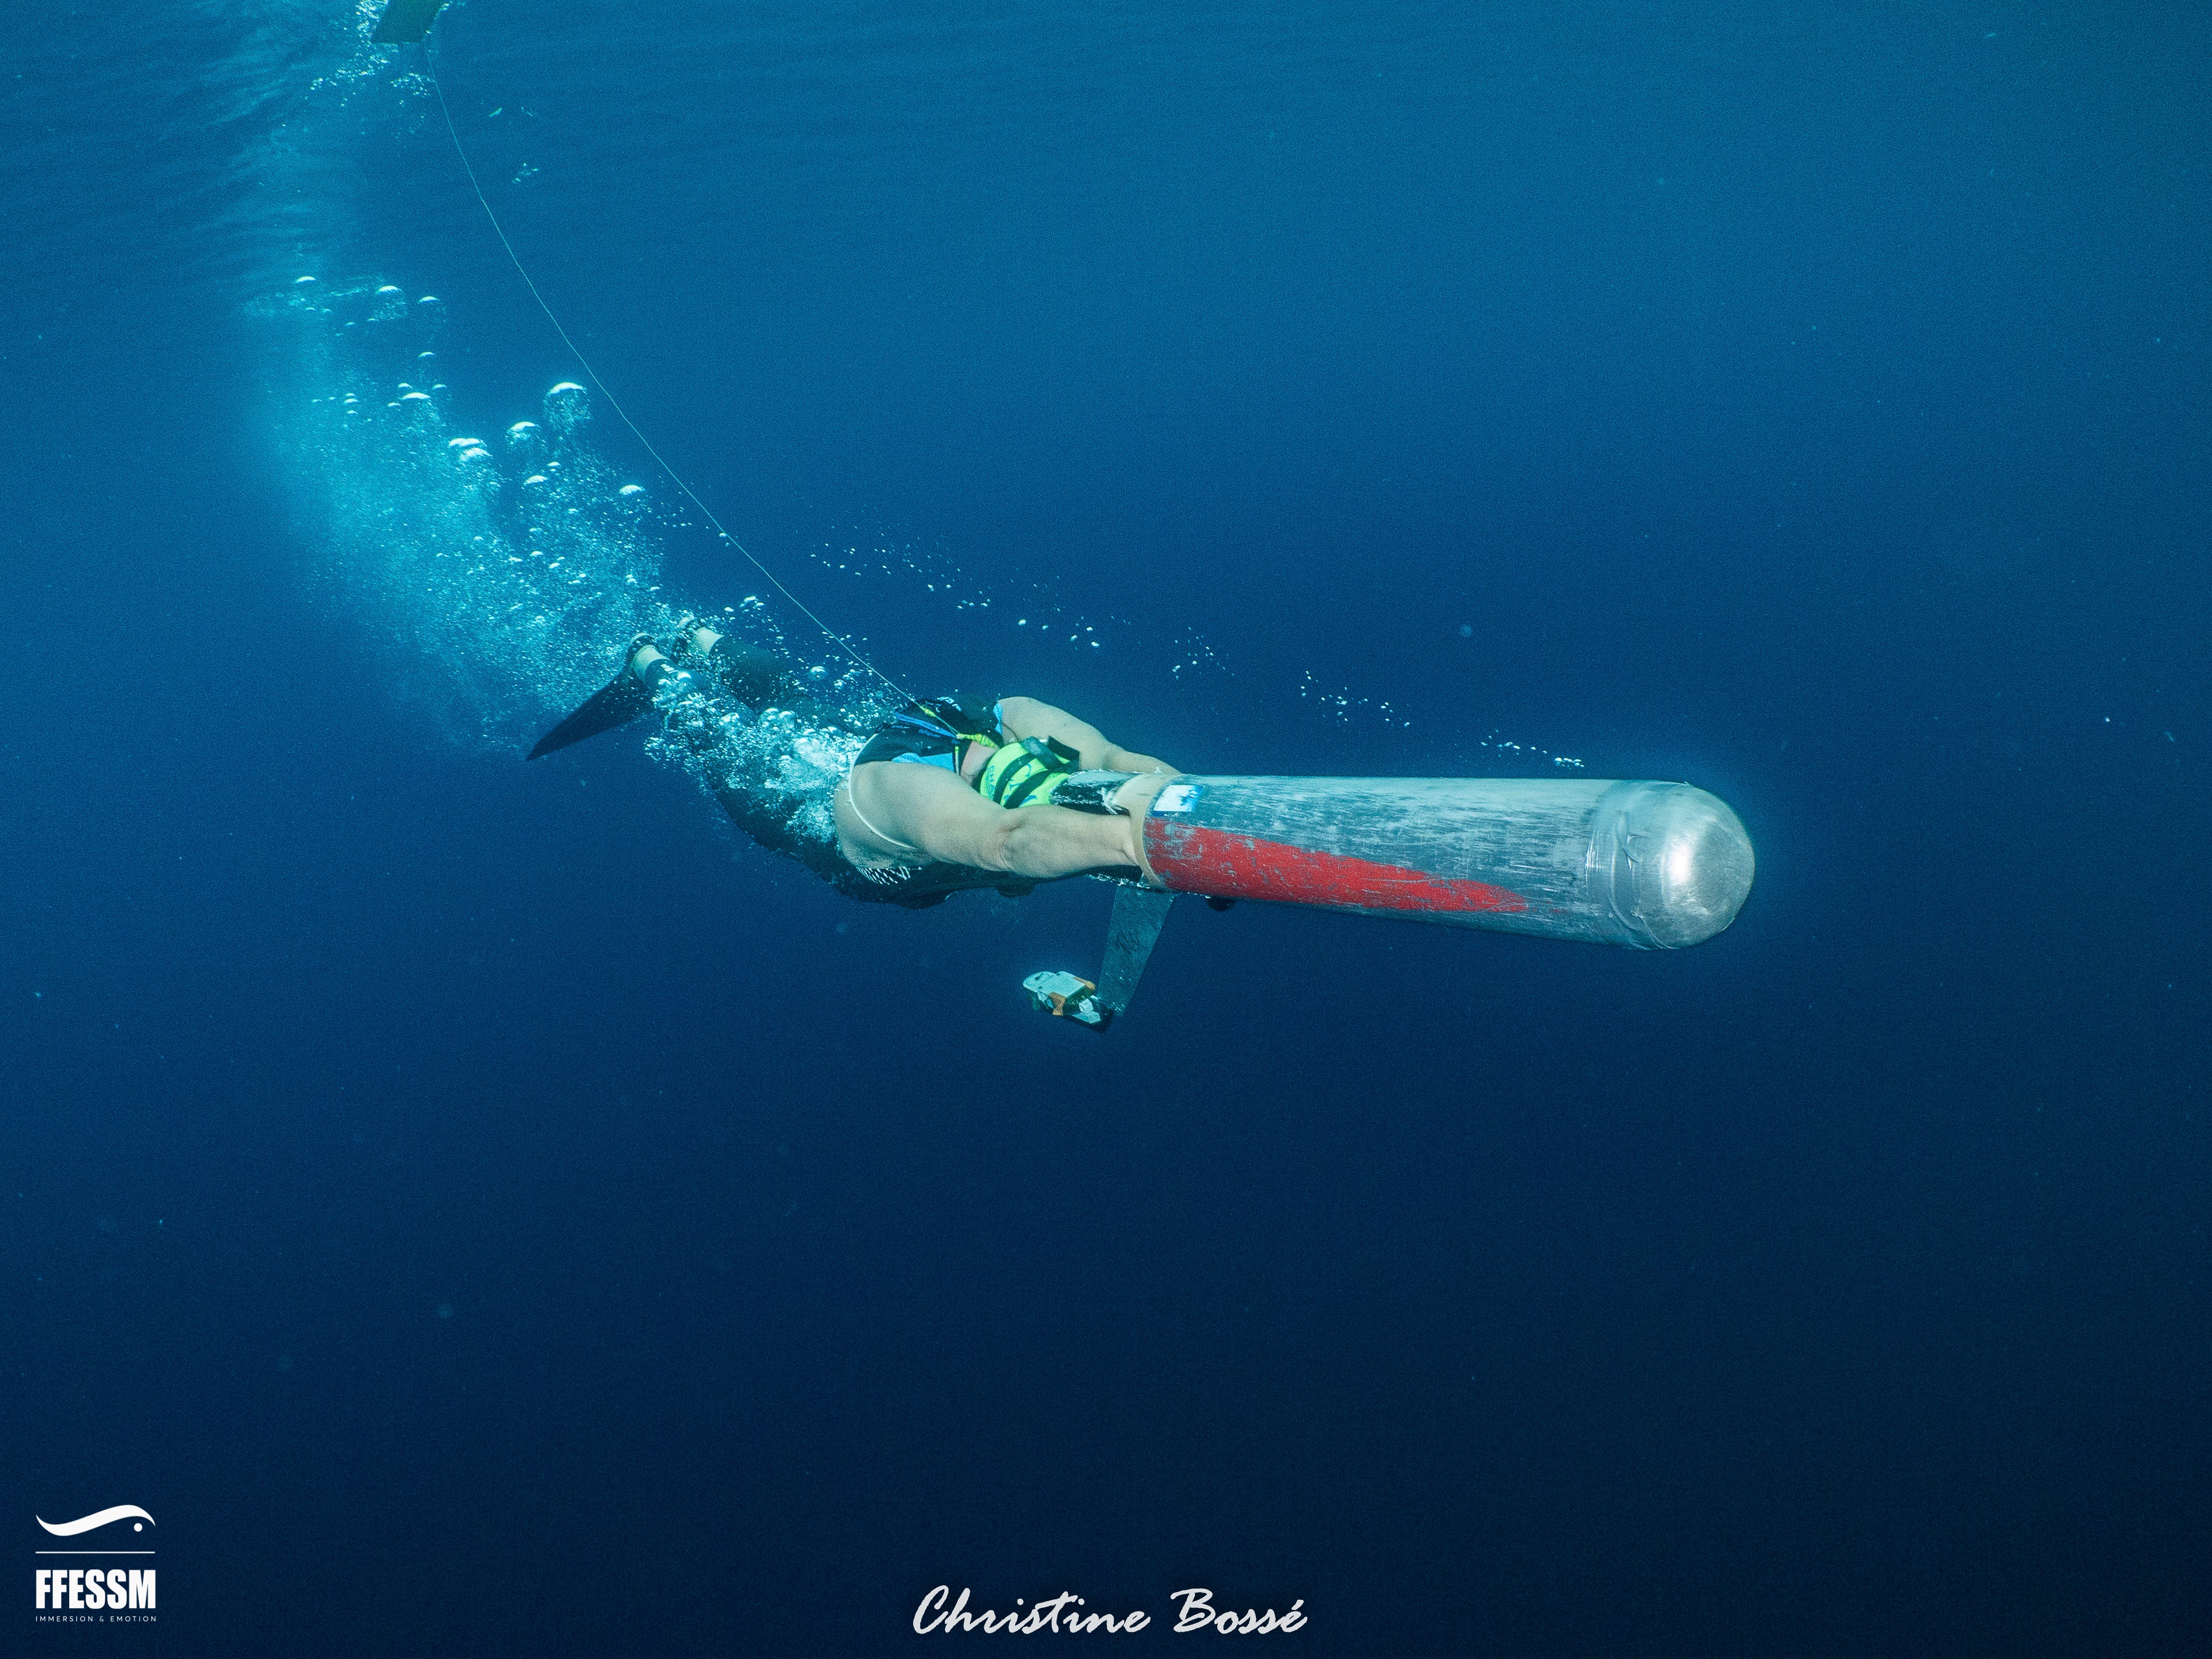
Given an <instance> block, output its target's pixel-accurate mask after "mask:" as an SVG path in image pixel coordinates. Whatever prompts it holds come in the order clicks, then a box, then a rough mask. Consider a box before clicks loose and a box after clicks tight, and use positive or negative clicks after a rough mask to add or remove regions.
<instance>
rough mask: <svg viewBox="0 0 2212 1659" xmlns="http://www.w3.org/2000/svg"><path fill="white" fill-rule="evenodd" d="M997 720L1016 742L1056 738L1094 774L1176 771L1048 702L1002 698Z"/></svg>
mask: <svg viewBox="0 0 2212 1659" xmlns="http://www.w3.org/2000/svg"><path fill="white" fill-rule="evenodd" d="M999 719H1000V723H1001V724H1002V725H1004V726H1005V727H1006V735H1007V736H1008V737H1010V738H1013V739H1014V740H1015V741H1016V742H1019V741H1020V740H1021V739H1022V738H1059V739H1060V742H1062V743H1064V744H1066V745H1067V746H1068V747H1069V748H1071V749H1073V750H1075V751H1076V753H1078V754H1079V755H1080V756H1081V757H1083V764H1084V767H1085V769H1086V770H1089V771H1094V772H1172V771H1174V770H1175V768H1173V767H1172V766H1170V765H1169V764H1168V763H1166V762H1165V761H1164V760H1155V759H1154V758H1153V757H1152V756H1150V755H1140V754H1139V753H1137V751H1136V750H1133V749H1124V748H1122V747H1121V745H1120V744H1116V743H1113V742H1110V741H1109V740H1108V738H1107V736H1106V734H1105V733H1104V732H1101V731H1100V730H1099V729H1098V728H1097V726H1093V725H1091V723H1090V722H1089V721H1088V720H1078V719H1076V718H1075V716H1074V715H1073V714H1069V713H1068V712H1067V711H1066V709H1065V708H1054V707H1053V706H1052V705H1051V704H1050V703H1048V702H1038V701H1037V700H1036V698H1035V697H1001V698H1000V700H999Z"/></svg>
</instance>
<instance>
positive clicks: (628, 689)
mask: <svg viewBox="0 0 2212 1659" xmlns="http://www.w3.org/2000/svg"><path fill="white" fill-rule="evenodd" d="M652 707H653V693H652V692H650V691H648V690H646V689H645V687H644V686H643V685H642V684H640V683H639V681H638V678H637V676H636V675H635V674H633V673H631V672H630V671H629V666H628V665H624V666H623V671H622V672H621V673H619V674H617V675H616V676H615V677H614V678H612V679H611V680H610V681H608V682H607V684H605V685H604V686H602V687H601V688H600V689H599V690H597V691H595V692H593V693H592V700H591V701H590V702H587V703H586V704H585V705H584V706H583V707H582V708H579V709H578V710H577V711H576V712H575V713H574V714H571V715H569V716H568V719H567V720H562V722H561V724H560V725H558V726H555V727H554V728H553V729H552V730H551V731H550V732H547V733H546V734H545V735H544V737H542V738H538V747H537V748H535V749H533V750H531V751H530V754H529V758H530V759H532V760H536V759H537V758H538V757H539V756H540V755H550V754H551V753H552V752H553V751H554V750H556V749H566V748H567V747H568V745H569V744H572V743H581V742H583V740H584V739H585V738H596V737H598V736H599V733H600V732H611V731H613V730H614V729H615V727H617V726H628V725H629V723H630V722H631V721H632V720H635V719H636V718H637V717H638V716H639V715H640V714H645V713H647V711H649V710H650V709H651V708H652Z"/></svg>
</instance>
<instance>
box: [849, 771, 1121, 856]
mask: <svg viewBox="0 0 2212 1659" xmlns="http://www.w3.org/2000/svg"><path fill="white" fill-rule="evenodd" d="M1061 741H1062V742H1066V739H1065V738H1062V739H1061ZM850 787H851V789H852V792H853V801H854V805H855V806H857V807H858V808H859V810H860V813H861V814H862V815H863V816H864V817H866V820H867V822H868V823H870V824H871V825H872V826H874V828H875V829H877V830H878V832H880V833H881V834H882V835H884V836H890V837H894V838H896V840H898V841H900V842H904V843H905V844H906V845H907V846H908V848H911V849H913V850H915V851H917V852H921V853H924V854H927V855H928V856H929V857H931V858H933V859H938V860H942V861H943V862H945V863H946V864H960V865H965V866H968V867H969V869H971V870H999V871H1004V872H1006V873H1007V874H1009V875H1013V876H1020V877H1024V878H1027V879H1029V880H1032V881H1051V880H1053V879H1054V878H1057V877H1060V876H1072V875H1074V874H1076V873H1077V872H1079V871H1084V870H1100V869H1107V868H1111V867H1121V866H1130V865H1135V866H1138V867H1139V868H1140V869H1141V868H1142V867H1143V859H1142V856H1141V854H1140V853H1139V849H1138V847H1137V837H1136V832H1135V830H1134V829H1133V824H1134V823H1136V822H1137V820H1135V819H1133V818H1127V817H1102V816H1100V815H1099V814H1097V813H1094V812H1071V811H1068V810H1067V809H1066V808H1065V807H1060V806H1024V807H1023V808H1022V809H1021V810H1020V811H1007V810H1006V808H1005V807H1003V806H1000V805H997V804H996V803H995V802H993V801H987V800H985V799H983V798H982V797H981V795H979V794H977V793H975V790H973V789H972V788H970V787H969V786H968V785H966V784H964V783H963V782H962V781H960V780H959V779H958V778H957V777H955V776H954V775H952V774H951V773H950V772H948V771H946V770H945V769H944V768H942V767H939V766H914V765H902V764H900V763H897V762H895V761H871V762H869V763H866V764H864V765H860V766H856V767H854V769H853V776H852V782H851V785H850ZM886 850H889V849H886Z"/></svg>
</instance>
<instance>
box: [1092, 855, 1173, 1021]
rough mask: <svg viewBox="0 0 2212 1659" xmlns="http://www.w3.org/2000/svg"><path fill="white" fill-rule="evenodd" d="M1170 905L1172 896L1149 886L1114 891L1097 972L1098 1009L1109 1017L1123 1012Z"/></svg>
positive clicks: (1149, 955) (1141, 976)
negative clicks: (1101, 963)
mask: <svg viewBox="0 0 2212 1659" xmlns="http://www.w3.org/2000/svg"><path fill="white" fill-rule="evenodd" d="M1174 902H1175V895H1174V894H1173V893H1162V892H1156V891H1154V890H1152V889H1151V888H1149V887H1119V888H1116V889H1115V890H1114V915H1113V917H1112V919H1111V920H1110V921H1108V922H1107V924H1106V965H1105V966H1104V967H1103V968H1102V969H1099V973H1098V1006H1100V1007H1101V1008H1102V1009H1103V1010H1104V1011H1105V1012H1106V1014H1107V1016H1108V1018H1114V1017H1115V1016H1117V1015H1120V1014H1122V1013H1124V1012H1127V1010H1128V1006H1129V999H1130V998H1131V997H1133V996H1134V995H1136V994H1137V981H1139V979H1141V978H1143V977H1144V973H1145V963H1146V962H1147V961H1149V960H1150V959H1151V957H1152V944H1153V941H1154V940H1156V939H1158V938H1159V936H1160V928H1161V927H1163V926H1164V924H1165V923H1166V921H1167V919H1168V907H1169V906H1170V904H1173V903H1174Z"/></svg>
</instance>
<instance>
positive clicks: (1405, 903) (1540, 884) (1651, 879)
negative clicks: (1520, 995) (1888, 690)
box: [1145, 777, 1753, 951]
mask: <svg viewBox="0 0 2212 1659" xmlns="http://www.w3.org/2000/svg"><path fill="white" fill-rule="evenodd" d="M1145 854H1146V860H1147V861H1148V862H1149V863H1150V864H1151V866H1152V871H1153V872H1154V874H1155V875H1157V876H1158V878H1159V879H1160V880H1161V881H1162V882H1164V884H1166V885H1167V886H1168V887H1169V888H1170V889H1172V890H1175V891H1176V892H1180V893H1204V894H1206V895H1207V896H1211V897H1215V898H1239V899H1257V900H1261V901H1262V902H1267V903H1273V904H1302V905H1308V906H1311V907H1313V908H1317V909H1323V910H1348V911H1351V912H1352V913H1354V914H1355V915H1364V916H1397V917H1400V918H1401V919H1403V920H1405V921H1432V922H1440V923H1442V924H1443V926H1445V927H1486V928H1492V929H1495V930H1497V931H1498V932H1502V933H1534V934H1537V935H1539V936H1541V937H1542V938H1545V939H1587V940H1589V941H1591V942H1593V943H1596V944H1604V945H1631V946H1633V947H1635V948H1637V949H1639V950H1646V951H1673V950H1679V949H1680V948H1681V947H1682V946H1683V945H1696V944H1699V942H1701V941H1702V940H1705V939H1711V937H1712V936H1713V935H1714V934H1715V933H1719V932H1720V931H1721V930H1722V929H1723V928H1724V927H1727V926H1728V925H1729V923H1730V922H1731V921H1735V914H1736V912H1737V911H1738V910H1740V909H1741V908H1743V901H1744V898H1745V896H1746V895H1747V894H1748V893H1749V892H1750V891H1751V878H1752V872H1753V859H1752V851H1751V837H1750V836H1747V835H1746V834H1745V833H1744V829H1743V824H1742V823H1741V821H1740V820H1739V819H1738V818H1737V817H1736V815H1735V813H1734V812H1732V811H1729V807H1728V804H1727V803H1726V802H1725V801H1723V800H1721V799H1718V798H1717V797H1716V796H1713V795H1709V794H1707V793H1705V791H1704V790H1702V789H1697V788H1692V787H1691V786H1690V785H1688V784H1686V783H1654V782H1646V781H1631V782H1614V781H1610V780H1607V779H1599V778H1588V779H1585V778H1200V777H1177V778H1176V780H1175V781H1173V782H1171V783H1170V784H1168V785H1167V786H1166V787H1164V788H1163V789H1162V790H1161V791H1160V792H1159V793H1158V794H1157V795H1156V796H1154V797H1153V799H1152V807H1151V810H1150V811H1149V812H1148V813H1147V814H1146V818H1145Z"/></svg>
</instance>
